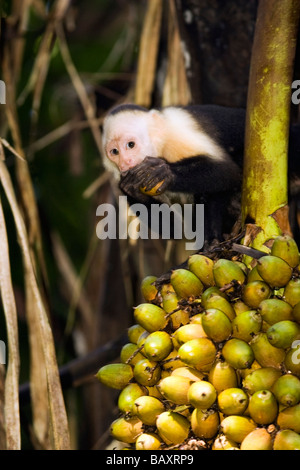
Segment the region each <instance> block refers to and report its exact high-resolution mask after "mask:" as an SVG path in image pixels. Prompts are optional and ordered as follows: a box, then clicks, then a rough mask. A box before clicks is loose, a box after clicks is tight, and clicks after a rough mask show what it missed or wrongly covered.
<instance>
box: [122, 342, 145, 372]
mask: <svg viewBox="0 0 300 470" xmlns="http://www.w3.org/2000/svg"><path fill="white" fill-rule="evenodd" d="M138 349H139V348H138V346H137V345H136V344H134V343H127V344H125V345H124V346H123V348H122V349H121V352H120V359H121V362H123V363H124V364H125V363H127V361H128V364H130V365H132V366H134V365H135V364H136V363H137V362H139V361H141V360H142V359H144V356H143V354H141V353H140V352H137V350H138ZM130 358H131V359H130Z"/></svg>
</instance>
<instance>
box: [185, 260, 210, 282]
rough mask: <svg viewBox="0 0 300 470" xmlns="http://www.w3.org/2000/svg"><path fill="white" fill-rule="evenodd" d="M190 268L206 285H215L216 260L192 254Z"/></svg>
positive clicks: (189, 262) (189, 261)
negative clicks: (214, 270) (214, 268)
mask: <svg viewBox="0 0 300 470" xmlns="http://www.w3.org/2000/svg"><path fill="white" fill-rule="evenodd" d="M188 267H189V270H190V271H191V272H192V273H194V274H195V275H196V276H197V277H198V278H199V279H200V281H201V282H202V284H204V286H206V287H210V286H214V285H215V280H214V275H213V267H214V262H213V261H212V260H211V259H210V258H208V257H207V256H204V255H197V254H195V255H192V256H190V257H189V259H188Z"/></svg>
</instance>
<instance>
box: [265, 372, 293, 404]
mask: <svg viewBox="0 0 300 470" xmlns="http://www.w3.org/2000/svg"><path fill="white" fill-rule="evenodd" d="M272 392H273V393H274V395H275V397H276V399H277V401H278V402H279V403H280V404H281V405H285V406H294V405H297V404H298V403H299V401H300V380H299V379H298V377H296V376H295V375H292V374H285V375H282V376H281V377H279V378H278V379H277V380H276V382H275V383H274V385H273V388H272Z"/></svg>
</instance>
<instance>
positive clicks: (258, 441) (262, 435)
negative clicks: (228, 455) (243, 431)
mask: <svg viewBox="0 0 300 470" xmlns="http://www.w3.org/2000/svg"><path fill="white" fill-rule="evenodd" d="M240 449H241V450H273V440H272V436H271V434H270V433H269V432H268V431H267V430H266V429H265V428H257V429H254V431H252V432H250V433H249V434H248V435H247V436H246V437H245V439H244V440H243V441H242V443H241V446H240Z"/></svg>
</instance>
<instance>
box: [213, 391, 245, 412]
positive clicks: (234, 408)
mask: <svg viewBox="0 0 300 470" xmlns="http://www.w3.org/2000/svg"><path fill="white" fill-rule="evenodd" d="M248 401H249V400H248V395H247V394H246V393H245V392H244V390H242V389H241V388H236V387H234V388H227V389H226V390H223V391H222V392H220V393H219V395H218V407H219V410H220V411H221V413H223V414H224V415H242V414H244V412H245V411H246V409H247V406H248Z"/></svg>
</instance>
